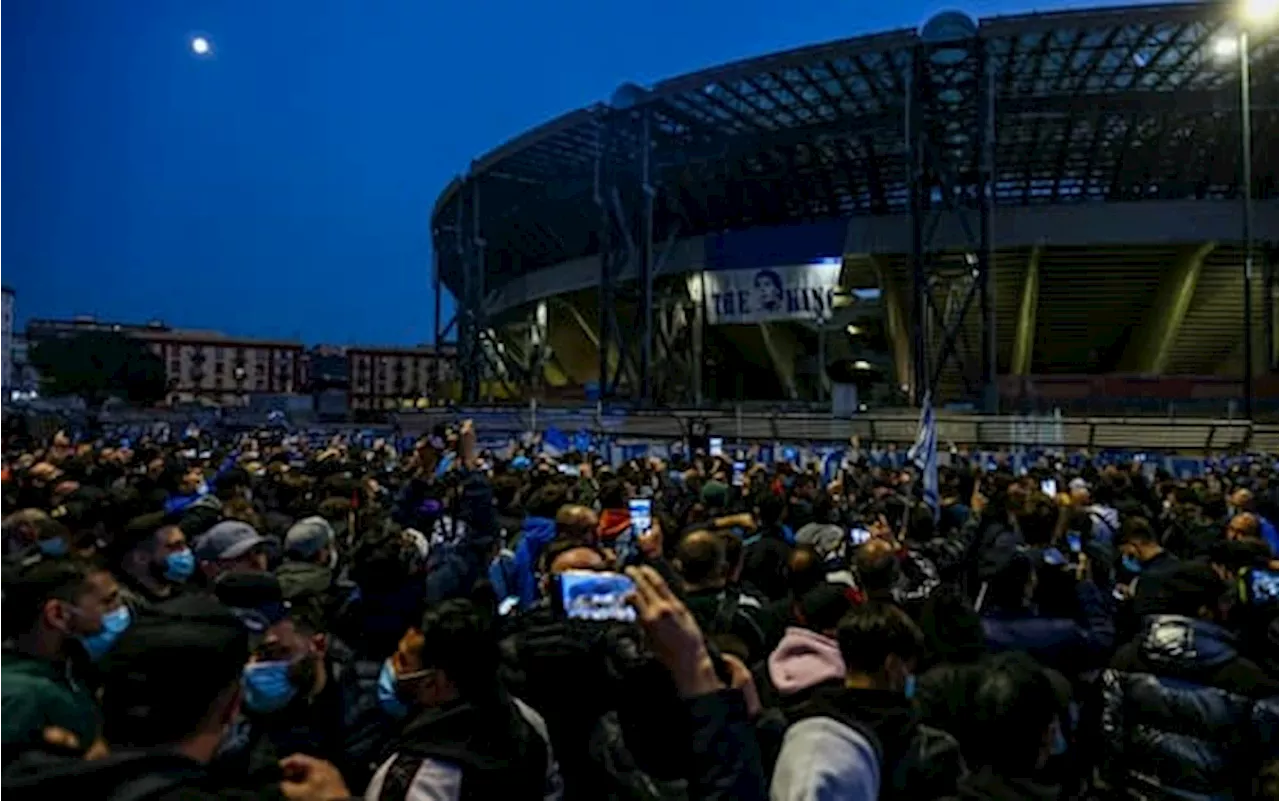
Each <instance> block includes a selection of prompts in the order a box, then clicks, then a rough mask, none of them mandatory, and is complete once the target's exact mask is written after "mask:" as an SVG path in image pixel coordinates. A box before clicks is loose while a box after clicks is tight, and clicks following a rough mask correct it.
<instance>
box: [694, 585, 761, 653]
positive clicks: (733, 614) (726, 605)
mask: <svg viewBox="0 0 1280 801" xmlns="http://www.w3.org/2000/svg"><path fill="white" fill-rule="evenodd" d="M744 601H745V606H748V607H751V608H753V609H760V608H762V607H761V605H760V602H759V601H758V600H756V599H755V598H752V597H751V596H749V595H743V594H742V593H740V592H738V591H736V590H727V591H725V592H724V593H722V594H721V596H720V602H719V604H718V605H717V606H716V614H715V617H714V618H712V621H711V630H710V631H708V632H707V634H708V635H715V634H735V633H737V632H735V628H737V627H739V626H742V627H744V628H746V630H747V634H748V635H749V636H750V637H751V638H752V640H753V641H752V642H746V643H745V644H746V646H747V647H748V648H750V649H752V652H753V653H757V652H758V651H760V650H763V649H764V647H765V644H766V643H767V642H768V638H767V637H765V633H764V629H762V628H761V627H760V623H759V622H757V621H756V619H755V618H754V617H752V616H751V614H750V613H748V612H746V611H744V610H743V606H744ZM739 621H741V623H739Z"/></svg>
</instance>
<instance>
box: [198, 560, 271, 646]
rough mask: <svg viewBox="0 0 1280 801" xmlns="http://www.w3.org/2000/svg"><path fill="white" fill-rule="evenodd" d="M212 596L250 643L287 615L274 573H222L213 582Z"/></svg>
mask: <svg viewBox="0 0 1280 801" xmlns="http://www.w3.org/2000/svg"><path fill="white" fill-rule="evenodd" d="M213 594H214V595H216V596H217V598H218V600H219V601H221V602H222V604H223V605H225V606H226V607H227V608H228V609H230V610H231V613H232V614H234V615H235V616H236V618H237V619H238V620H239V621H240V623H241V624H242V625H243V626H244V627H245V629H246V630H247V631H248V632H249V636H250V638H251V640H252V639H256V638H257V637H259V636H261V635H262V634H264V633H266V630H267V629H268V628H270V627H271V626H273V625H275V624H276V623H279V622H280V621H281V620H284V619H285V618H286V617H288V616H289V603H288V602H287V601H285V599H284V590H283V589H282V588H281V586H280V579H278V578H276V575H275V574H274V573H266V572H260V571H256V570H251V571H240V572H235V573H224V574H222V575H221V576H219V577H218V580H217V581H215V582H214V583H213Z"/></svg>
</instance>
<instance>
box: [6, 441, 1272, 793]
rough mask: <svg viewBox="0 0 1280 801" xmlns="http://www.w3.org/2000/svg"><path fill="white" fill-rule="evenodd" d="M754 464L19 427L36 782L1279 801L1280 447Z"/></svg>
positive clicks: (9, 627)
mask: <svg viewBox="0 0 1280 801" xmlns="http://www.w3.org/2000/svg"><path fill="white" fill-rule="evenodd" d="M756 456H757V451H756V450H755V449H748V450H746V451H743V452H731V453H729V454H727V455H716V456H712V455H709V454H707V453H703V452H701V451H697V450H694V451H692V452H691V453H690V454H689V456H688V457H687V458H680V459H673V460H670V461H664V460H660V459H646V460H636V461H632V462H629V463H626V464H623V465H620V466H612V465H610V464H608V463H607V462H605V461H603V460H601V459H600V458H598V457H596V456H594V455H592V454H589V453H570V454H564V455H559V456H555V457H552V456H549V455H545V454H541V453H539V452H538V448H536V447H517V448H514V449H512V450H509V451H505V452H502V453H496V452H491V451H486V450H484V449H481V448H480V447H478V445H477V439H476V432H475V431H474V429H473V426H472V425H471V423H470V422H462V423H461V424H460V425H458V426H457V427H456V428H440V429H438V430H435V431H433V432H432V433H431V435H430V436H424V437H422V438H421V439H420V440H418V441H417V442H416V444H415V445H414V446H413V447H412V448H408V449H406V450H405V451H404V452H398V451H397V449H396V447H395V446H394V445H392V444H388V443H387V442H384V441H375V442H372V443H367V444H359V443H356V442H351V441H348V440H347V439H345V438H343V437H335V438H334V439H333V440H331V441H329V442H327V443H325V444H324V445H322V446H319V447H313V446H311V445H309V444H307V443H306V442H304V441H301V440H300V439H299V438H297V437H291V436H289V435H288V434H287V433H286V432H280V431H277V432H266V431H261V432H257V433H255V434H252V435H236V436H222V437H218V436H210V435H209V434H205V433H199V432H196V433H195V434H194V435H193V436H191V437H189V438H187V439H184V440H181V441H176V442H158V441H151V440H149V439H147V438H145V437H144V438H142V439H140V440H138V441H131V442H127V443H121V442H113V441H107V440H103V439H99V440H97V441H93V442H73V441H71V440H70V439H69V438H68V437H66V436H65V435H62V434H58V435H57V436H55V437H53V438H51V439H49V440H47V441H31V440H30V439H18V440H11V441H9V442H6V449H5V468H4V475H3V479H4V481H3V501H4V510H5V516H4V519H3V548H4V574H3V604H2V609H3V616H4V632H3V636H4V650H3V662H2V663H0V675H2V678H3V682H2V690H3V708H2V710H0V728H2V730H3V741H4V742H3V745H4V748H3V761H4V767H3V785H2V786H3V789H4V792H6V793H9V794H11V795H9V796H8V798H9V801H16V800H18V799H27V798H41V799H44V801H47V799H54V798H59V797H61V798H77V799H80V798H85V799H87V798H103V799H112V801H126V799H127V800H128V801H141V800H142V799H201V798H231V799H235V798H280V797H284V798H291V799H316V800H320V799H324V800H326V801H327V800H328V799H346V798H352V797H363V798H366V799H388V800H394V801H401V800H402V799H403V801H428V800H430V801H436V800H438V799H521V798H528V799H535V798H536V799H559V798H565V799H606V798H607V799H629V800H631V799H634V800H636V801H642V800H647V799H653V800H654V801H657V800H658V799H690V800H691V801H695V800H696V801H701V800H702V799H736V800H737V801H750V799H763V798H766V797H768V798H772V799H778V800H779V801H800V800H801V799H851V800H853V801H859V800H861V799H876V798H891V799H897V798H901V799H921V800H922V801H923V800H924V799H942V798H948V799H949V798H967V799H974V798H985V799H1039V798H1045V799H1048V798H1068V799H1074V798H1149V799H1205V800H1206V801H1207V800H1208V799H1244V798H1262V797H1266V798H1275V797H1276V794H1277V787H1276V775H1277V748H1278V747H1280V746H1278V744H1277V662H1276V659H1277V630H1276V626H1277V623H1276V621H1277V601H1276V585H1277V561H1276V558H1277V553H1276V546H1277V543H1276V512H1277V496H1276V487H1277V482H1276V474H1275V470H1274V465H1273V464H1272V463H1271V462H1265V463H1264V462H1261V461H1256V462H1242V463H1240V464H1237V465H1235V466H1233V467H1231V468H1230V469H1226V470H1221V471H1211V472H1209V473H1208V474H1206V475H1204V476H1202V477H1198V478H1193V479H1185V478H1183V479H1179V478H1175V477H1173V476H1170V475H1168V474H1166V473H1163V472H1156V473H1155V474H1154V476H1152V475H1151V474H1150V472H1149V471H1143V470H1141V469H1139V465H1136V464H1135V465H1133V466H1132V467H1129V466H1115V465H1110V466H1100V465H1097V464H1095V463H1094V462H1091V461H1089V460H1087V459H1086V460H1085V461H1084V462H1083V463H1082V464H1081V465H1080V466H1071V465H1069V464H1065V463H1063V462H1060V461H1057V460H1056V459H1054V458H1053V457H1044V458H1040V459H1038V460H1035V461H1034V462H1033V463H1031V464H1027V465H1019V466H1018V467H1017V468H1015V467H1013V466H1011V465H1009V464H1000V465H997V466H996V468H995V469H994V470H991V469H989V468H983V467H977V466H969V465H968V464H967V463H966V460H965V459H963V458H957V459H954V460H953V463H952V464H951V465H947V466H944V467H942V468H941V469H940V475H939V482H938V493H937V495H938V498H939V500H938V502H937V503H936V505H935V506H936V508H935V506H931V505H929V504H927V503H925V501H924V498H925V497H926V496H928V497H930V498H931V497H932V493H925V492H923V487H922V483H923V482H922V478H921V475H920V473H919V472H918V471H917V470H916V469H915V468H914V467H910V466H908V467H906V468H898V467H886V466H883V465H881V464H878V463H876V462H875V461H873V460H870V459H868V458H867V457H866V455H865V454H862V453H860V452H858V451H856V450H851V451H850V453H849V454H848V456H847V458H846V459H845V460H844V461H843V463H842V464H841V465H840V469H839V470H838V471H835V474H834V476H832V475H826V476H824V475H823V473H822V471H821V470H820V469H819V468H818V467H817V466H810V465H795V464H790V463H785V464H784V463H776V464H765V463H761V462H759V461H758V460H757V458H756ZM1073 464H1074V463H1073ZM638 510H639V511H638ZM584 576H585V577H586V578H585V579H584V578H583V577H584ZM570 588H573V589H572V593H577V594H572V593H571V590H570ZM618 588H622V590H621V591H620V592H619V591H618ZM615 596H616V597H615Z"/></svg>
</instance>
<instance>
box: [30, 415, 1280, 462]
mask: <svg viewBox="0 0 1280 801" xmlns="http://www.w3.org/2000/svg"><path fill="white" fill-rule="evenodd" d="M112 417H117V415H112ZM118 417H119V418H121V419H114V420H104V421H103V422H104V423H106V424H107V426H108V427H110V428H117V427H120V428H130V429H132V428H136V427H145V426H147V425H148V424H155V423H159V422H165V423H167V424H169V425H170V426H172V427H173V428H174V430H175V431H180V430H181V427H182V426H185V425H186V423H187V422H196V423H197V424H198V425H200V426H201V427H202V428H206V429H209V428H216V427H220V425H219V423H218V422H215V421H214V420H196V421H191V420H189V419H186V418H183V417H182V416H181V415H172V414H171V415H160V416H159V417H149V418H148V419H145V420H144V419H143V416H139V415H119V416H118ZM463 418H471V419H473V420H475V422H476V426H477V428H478V429H479V431H480V432H482V436H484V437H486V438H492V439H502V438H508V437H519V436H521V435H523V434H525V433H527V432H531V431H536V432H541V431H546V430H547V429H549V428H555V429H558V430H559V431H563V432H567V433H569V434H574V433H577V432H586V433H589V434H591V435H593V436H596V437H605V438H608V439H609V440H611V441H619V442H621V441H626V440H635V441H637V442H642V441H649V442H660V441H671V440H677V439H683V438H685V437H687V436H689V435H690V434H691V433H694V432H695V430H699V431H701V432H703V433H705V434H707V435H709V436H713V437H723V438H724V439H725V440H726V441H728V442H740V443H747V442H759V443H765V442H788V443H812V444H815V445H830V444H839V443H848V442H849V441H850V439H851V438H853V437H857V438H858V440H859V442H860V444H862V445H863V446H866V447H887V446H890V445H895V446H899V447H906V446H909V445H910V444H911V443H912V442H913V441H914V440H915V437H916V429H917V426H918V417H917V413H916V412H915V411H913V410H902V411H899V412H885V413H876V414H867V415H859V416H856V417H853V418H847V419H843V418H836V417H833V416H832V415H830V414H816V413H809V412H766V411H759V410H745V409H744V410H738V411H723V410H695V409H670V410H653V411H634V410H621V409H608V408H586V409H583V408H545V407H538V408H533V407H522V408H513V407H476V408H451V409H435V410H430V411H425V412H421V413H415V414H412V415H402V416H399V417H395V418H393V419H391V420H389V421H386V422H384V423H381V424H377V425H362V424H355V423H346V424H339V425H334V424H325V425H320V426H315V427H314V428H315V429H316V430H317V432H319V431H321V430H324V431H329V432H337V431H348V432H354V431H358V430H373V429H377V430H379V431H380V432H381V433H383V434H390V433H392V432H393V431H397V432H399V433H400V434H401V435H405V436H416V435H419V434H421V433H423V432H426V431H429V430H430V429H431V428H432V427H433V426H435V425H437V424H441V423H447V422H456V421H458V420H460V419H463ZM936 419H937V424H938V442H939V445H940V446H942V447H944V448H945V447H948V446H950V445H955V446H956V447H959V448H966V449H970V450H988V451H1004V450H1014V449H1019V448H1026V449H1039V450H1061V451H1080V450H1084V451H1090V452H1101V451H1133V452H1150V453H1173V454H1188V455H1213V454H1220V453H1240V452H1249V453H1255V454H1265V455H1267V456H1272V457H1275V456H1277V455H1280V426H1278V425H1277V424H1276V423H1270V422H1268V423H1250V422H1248V421H1244V420H1226V419H1222V420H1212V419H1209V420H1206V419H1185V420H1176V419H1156V418H1150V417H1133V418H1128V417H1065V416H1060V415H1041V416H1014V415H975V414H963V413H948V412H937V414H936ZM27 420H28V426H29V428H30V429H31V433H33V434H36V435H37V436H41V435H42V434H43V435H47V436H52V434H53V432H55V431H56V430H58V429H59V428H63V427H67V423H66V421H65V420H64V419H62V418H57V417H48V418H47V419H46V418H45V416H35V417H28V418H27ZM184 421H185V422H184ZM224 422H225V421H224ZM42 424H43V425H42ZM243 425H244V423H243V421H239V425H237V426H234V427H242V426H243ZM290 427H295V428H298V429H301V428H307V429H310V428H313V426H310V425H308V424H307V423H304V422H302V421H294V425H292V426H290ZM45 429H47V431H46V430H45Z"/></svg>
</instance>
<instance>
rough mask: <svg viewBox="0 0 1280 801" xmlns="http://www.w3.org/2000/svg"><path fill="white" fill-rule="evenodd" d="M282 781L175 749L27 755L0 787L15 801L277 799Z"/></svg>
mask: <svg viewBox="0 0 1280 801" xmlns="http://www.w3.org/2000/svg"><path fill="white" fill-rule="evenodd" d="M32 756H33V757H34V755H32ZM226 780H232V781H234V784H232V783H228V782H227V781H226ZM279 782H280V775H279V770H278V769H275V770H273V771H269V772H265V773H259V774H245V773H240V774H238V775H231V774H220V773H215V772H213V771H210V770H208V769H207V768H206V767H205V766H204V765H201V764H200V763H199V762H196V761H195V760H193V759H190V758H188V757H185V756H182V755H181V754H177V753H175V752H173V751H171V750H164V749H155V750H146V751H117V752H115V753H112V754H111V755H110V756H108V757H106V758H104V759H99V760H93V761H87V760H84V759H80V758H50V757H43V758H30V759H28V758H24V759H22V760H19V761H18V762H15V763H13V764H11V765H10V766H9V767H8V768H6V770H5V774H4V780H3V784H2V785H0V786H2V787H3V790H4V797H5V798H6V799H13V800H14V801H27V800H28V799H30V801H48V800H49V799H51V798H67V799H70V798H86V799H87V798H93V799H100V801H213V800H214V799H229V801H250V799H253V800H255V801H258V800H261V801H277V799H282V798H283V797H284V796H283V795H282V794H281V792H280V785H279Z"/></svg>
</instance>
